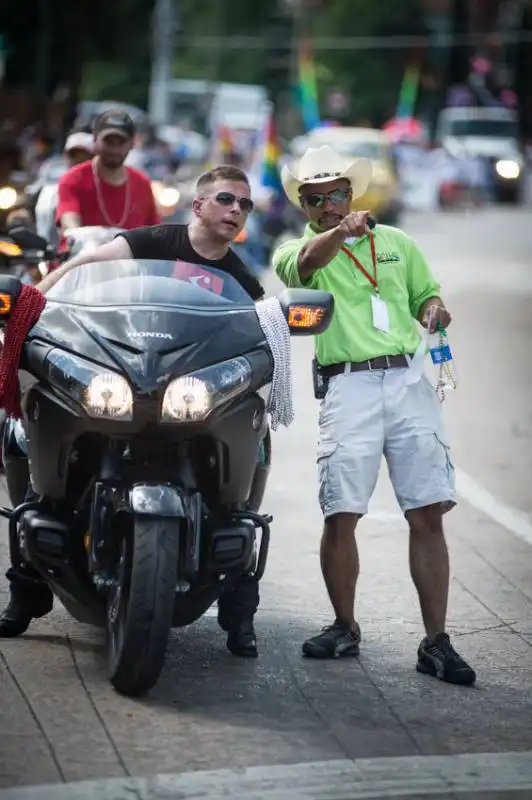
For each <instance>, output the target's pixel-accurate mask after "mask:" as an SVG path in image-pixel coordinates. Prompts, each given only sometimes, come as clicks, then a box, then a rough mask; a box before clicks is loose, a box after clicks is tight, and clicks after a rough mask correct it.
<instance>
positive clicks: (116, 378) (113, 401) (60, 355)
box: [46, 350, 133, 421]
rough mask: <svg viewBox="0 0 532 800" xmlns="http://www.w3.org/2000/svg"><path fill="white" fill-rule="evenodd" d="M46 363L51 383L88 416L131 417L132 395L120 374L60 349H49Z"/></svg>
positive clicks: (104, 417)
mask: <svg viewBox="0 0 532 800" xmlns="http://www.w3.org/2000/svg"><path fill="white" fill-rule="evenodd" d="M46 362H47V367H48V378H49V380H50V382H51V383H53V384H55V385H56V386H57V387H58V388H60V389H62V390H63V391H64V392H66V394H68V395H69V396H70V397H72V398H73V399H74V400H75V401H76V402H77V403H79V405H80V406H81V407H82V408H83V409H84V410H85V411H86V413H87V414H88V415H89V417H98V418H100V419H113V420H124V421H128V420H131V419H132V418H133V392H132V391H131V387H130V385H129V383H128V382H127V381H126V379H125V378H123V377H122V376H121V375H118V374H117V373H116V372H112V371H111V370H104V369H101V368H100V367H98V366H97V365H96V364H91V363H90V362H89V361H85V360H84V359H83V358H78V356H74V355H71V354H70V353H64V352H63V351H62V350H52V351H51V352H50V353H49V354H48V356H47V359H46Z"/></svg>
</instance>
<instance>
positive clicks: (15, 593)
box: [0, 585, 54, 639]
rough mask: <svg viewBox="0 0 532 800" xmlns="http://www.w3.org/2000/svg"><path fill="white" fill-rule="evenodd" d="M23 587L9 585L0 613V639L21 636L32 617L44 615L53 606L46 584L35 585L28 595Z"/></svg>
mask: <svg viewBox="0 0 532 800" xmlns="http://www.w3.org/2000/svg"><path fill="white" fill-rule="evenodd" d="M24 588H26V587H21V586H19V585H12V586H11V589H10V599H9V603H8V604H7V606H6V608H5V609H4V611H2V613H1V614H0V639H12V638H14V637H15V636H21V635H22V634H23V633H25V632H26V631H27V629H28V627H29V624H30V622H31V621H32V619H39V618H40V617H45V616H46V614H49V613H50V611H51V610H52V608H53V604H54V600H53V594H52V592H51V591H50V589H49V588H48V586H43V587H36V588H35V589H34V591H33V592H32V593H31V594H30V595H28V594H26V593H24ZM32 588H33V587H32ZM21 589H22V590H21Z"/></svg>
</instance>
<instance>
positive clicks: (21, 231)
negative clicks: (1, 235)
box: [9, 226, 48, 252]
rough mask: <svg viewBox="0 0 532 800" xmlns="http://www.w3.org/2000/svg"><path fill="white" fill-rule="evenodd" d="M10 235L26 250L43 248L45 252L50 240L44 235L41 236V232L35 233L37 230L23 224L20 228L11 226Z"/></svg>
mask: <svg viewBox="0 0 532 800" xmlns="http://www.w3.org/2000/svg"><path fill="white" fill-rule="evenodd" d="M9 235H10V236H11V238H12V239H13V241H14V242H16V244H18V245H19V246H20V247H22V248H23V249H24V250H42V251H43V252H46V248H47V247H48V242H47V241H46V239H44V238H43V237H42V236H39V234H38V233H35V231H32V230H30V228H25V227H22V226H21V227H18V228H11V229H10V231H9Z"/></svg>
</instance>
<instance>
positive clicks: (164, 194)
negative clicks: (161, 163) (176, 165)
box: [151, 181, 181, 208]
mask: <svg viewBox="0 0 532 800" xmlns="http://www.w3.org/2000/svg"><path fill="white" fill-rule="evenodd" d="M151 187H152V191H153V194H154V196H155V200H156V202H157V203H158V205H160V206H162V207H163V208H173V207H174V206H177V204H178V203H179V199H180V197H181V192H180V191H179V189H176V188H175V187H174V186H164V185H163V184H162V183H160V182H159V181H152V185H151Z"/></svg>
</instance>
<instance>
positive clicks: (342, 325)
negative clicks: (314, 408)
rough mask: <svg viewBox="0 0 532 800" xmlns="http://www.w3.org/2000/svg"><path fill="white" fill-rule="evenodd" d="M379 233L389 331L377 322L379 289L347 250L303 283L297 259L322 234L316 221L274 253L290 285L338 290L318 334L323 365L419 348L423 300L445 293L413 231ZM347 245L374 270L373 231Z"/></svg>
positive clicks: (378, 229)
mask: <svg viewBox="0 0 532 800" xmlns="http://www.w3.org/2000/svg"><path fill="white" fill-rule="evenodd" d="M373 233H374V236H375V250H376V255H377V282H378V286H379V294H380V297H381V298H382V299H383V300H384V301H385V302H386V305H387V307H388V316H389V320H390V331H389V333H384V332H382V331H379V330H377V329H376V328H375V327H374V326H373V317H372V306H371V295H372V294H373V293H374V288H373V286H372V285H371V283H370V282H369V281H368V279H367V278H366V277H365V276H364V275H363V274H362V273H361V272H360V270H358V269H357V267H356V266H355V264H354V263H353V261H352V260H351V259H350V258H349V256H347V255H346V254H345V253H343V252H342V251H341V250H339V251H338V254H337V255H336V256H335V257H334V258H333V260H332V261H330V262H329V263H328V264H327V266H325V267H323V268H322V269H319V270H317V271H316V272H315V273H314V274H313V275H312V276H311V278H310V279H309V280H308V281H307V282H306V283H305V284H303V283H302V282H301V279H300V277H299V272H298V268H297V259H298V255H299V252H300V251H301V249H302V248H303V246H304V245H305V244H306V243H307V242H308V241H309V240H310V239H311V238H312V237H313V236H315V235H316V233H315V232H314V231H313V230H312V228H311V227H310V225H307V227H306V228H305V232H304V235H303V236H302V238H301V239H292V240H290V241H288V242H286V243H285V244H282V245H281V246H280V247H279V248H278V249H277V250H276V251H275V253H274V256H273V266H274V269H275V271H276V273H277V275H278V276H279V278H280V279H281V280H282V282H283V283H284V284H285V285H286V286H288V287H290V288H306V289H321V290H322V291H325V292H330V293H331V294H333V295H334V299H335V311H334V315H333V319H332V322H331V324H330V326H329V328H328V329H327V330H326V331H325V332H324V333H322V334H320V335H319V336H316V337H315V341H316V357H317V360H318V363H319V364H321V365H322V366H326V365H327V364H337V363H340V362H344V361H353V362H356V361H366V360H368V359H370V358H377V357H378V356H385V355H388V356H393V355H400V354H405V353H414V352H415V350H416V348H417V346H418V344H419V341H420V333H419V328H418V326H417V324H416V321H415V320H416V319H417V318H418V316H419V312H420V310H421V307H422V305H423V303H424V302H425V301H426V300H428V299H429V298H430V297H439V295H440V285H439V283H438V282H437V281H436V279H435V278H434V276H433V274H432V272H431V271H430V269H429V266H428V264H427V262H426V261H425V258H424V257H423V255H422V253H421V252H420V250H419V249H418V247H417V245H416V244H415V243H414V242H413V241H412V239H410V237H409V236H407V235H406V234H405V233H403V232H402V231H400V230H398V229H397V228H392V227H390V226H388V225H377V226H376V227H375V229H374V232H373ZM345 246H346V247H347V249H348V250H350V251H351V252H352V253H353V255H355V256H356V258H357V259H358V260H359V261H360V263H361V264H362V265H363V267H364V268H365V269H366V271H367V272H369V274H370V275H372V274H373V266H372V261H371V249H370V240H369V236H368V235H365V236H362V237H360V238H359V239H357V240H356V241H355V242H353V243H351V244H346V245H345Z"/></svg>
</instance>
